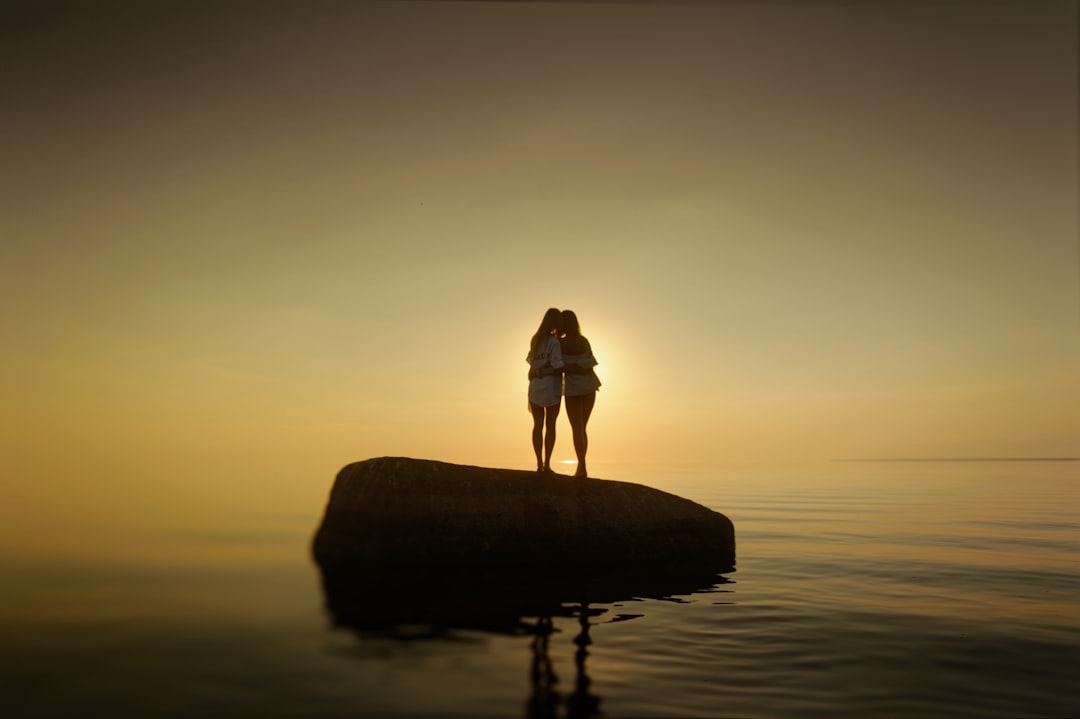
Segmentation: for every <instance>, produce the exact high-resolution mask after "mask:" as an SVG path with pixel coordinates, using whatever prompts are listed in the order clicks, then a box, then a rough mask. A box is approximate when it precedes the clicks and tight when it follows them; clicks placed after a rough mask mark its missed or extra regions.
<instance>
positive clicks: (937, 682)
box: [0, 462, 1080, 717]
mask: <svg viewBox="0 0 1080 719" xmlns="http://www.w3.org/2000/svg"><path fill="white" fill-rule="evenodd" d="M1078 471H1080V463H1077V462H962V463H959V462H957V463H830V464H822V465H818V466H812V467H802V468H787V469H782V470H768V471H766V470H762V469H747V468H742V469H740V468H719V469H706V468H703V467H698V468H695V467H684V468H680V469H678V470H671V469H668V470H666V471H662V472H653V473H648V472H644V471H642V470H640V469H639V470H634V469H632V468H629V469H627V470H626V471H625V473H624V474H626V475H631V476H620V477H613V478H618V479H627V480H631V481H642V482H644V483H648V484H652V485H653V486H660V487H662V488H664V489H665V490H668V491H672V492H675V493H677V494H680V495H682V496H686V497H689V498H691V499H694V500H696V501H699V502H701V503H702V504H705V505H706V506H709V507H712V508H714V509H717V510H719V511H722V512H724V513H725V514H727V515H728V516H729V517H730V518H731V519H732V520H733V521H734V523H735V531H736V541H737V549H736V552H737V555H736V556H737V567H736V570H735V571H733V572H729V573H726V574H723V575H718V576H716V577H715V578H714V579H712V578H709V579H708V581H706V582H705V586H702V587H698V588H697V589H698V591H694V585H693V583H694V581H695V580H696V579H698V578H692V579H691V580H690V581H691V585H692V586H691V587H690V588H689V589H681V590H680V591H683V592H684V593H679V594H671V595H669V596H643V597H633V596H628V597H625V598H623V599H620V600H618V601H608V602H606V603H605V602H598V603H588V604H584V605H583V604H575V603H573V602H567V603H565V604H562V605H560V606H558V607H556V608H555V610H554V611H551V612H550V613H548V612H547V611H546V610H545V614H544V615H543V616H540V615H537V616H530V615H528V614H526V615H523V616H520V617H517V616H515V615H514V612H513V611H510V610H513V609H514V606H520V601H521V600H520V598H515V597H513V596H510V594H511V593H510V591H509V588H507V587H500V585H499V583H498V581H495V582H492V583H487V584H485V585H484V586H482V587H478V588H477V589H476V592H475V593H473V594H470V592H469V591H468V590H466V591H462V590H461V589H460V588H454V587H448V586H446V585H445V584H440V585H439V586H435V585H434V584H425V582H424V581H414V582H411V583H405V584H399V585H396V586H393V587H386V586H382V587H379V588H378V590H377V591H376V592H372V593H371V595H370V596H367V598H366V599H361V600H360V601H359V602H354V603H352V604H349V606H350V607H352V608H353V609H352V613H351V615H349V616H345V617H343V616H342V615H341V614H340V612H339V613H337V614H335V613H334V612H331V611H330V609H329V605H330V604H331V603H332V600H337V601H338V602H339V604H340V602H341V601H342V596H341V595H340V594H328V588H326V587H324V586H323V578H322V576H321V575H320V572H319V570H318V569H317V567H316V566H315V565H314V563H313V562H312V561H311V559H310V556H309V542H310V538H311V535H312V533H313V532H314V529H315V527H316V526H317V524H318V521H319V512H320V511H321V507H320V508H312V510H311V511H310V512H298V513H295V514H280V515H274V516H250V515H246V514H242V513H240V512H237V513H236V514H235V515H228V514H227V513H225V514H222V515H221V516H220V518H219V519H218V520H216V521H217V522H218V524H219V525H220V526H216V527H203V528H201V529H200V530H199V531H197V532H195V531H192V532H169V533H160V534H150V535H145V534H141V535H140V534H136V533H133V535H132V536H131V541H132V542H141V543H143V544H145V545H146V547H147V551H146V552H145V553H144V555H145V556H147V557H151V559H146V560H137V559H130V558H129V559H126V560H123V561H121V560H119V559H117V560H115V561H105V560H104V559H101V560H94V559H86V558H83V559H80V560H79V561H77V562H76V561H74V560H72V561H60V560H56V559H42V558H40V557H35V558H33V559H31V557H30V556H26V557H20V556H9V557H7V558H5V560H4V565H3V574H4V592H3V593H2V596H0V635H2V636H3V637H4V641H3V642H2V643H0V683H2V684H0V686H2V692H0V696H2V697H3V698H2V700H0V702H2V713H3V715H4V716H5V717H53V716H99V715H101V716H106V715H108V716H121V715H125V716H154V717H158V716H160V717H187V716H232V717H256V716H258V717H309V716H314V717H346V716H454V715H461V716H511V717H513V716H520V717H528V716H555V717H587V716H608V717H635V716H643V717H644V716H688V717H693V716H703V717H716V716H737V717H787V716H792V717H796V716H889V717H927V716H934V717H967V716H970V717H1015V716H1027V717H1038V716H1044V717H1061V716H1080V692H1078V691H1077V689H1076V681H1075V678H1076V676H1080V603H1078V602H1077V598H1078V597H1080V490H1078V488H1077V477H1076V475H1077V472H1078ZM636 474H637V475H641V476H636ZM646 474H649V476H645V475H646ZM650 476H651V477H652V478H653V480H654V481H650ZM164 547H168V548H169V551H168V552H165V551H162V556H163V557H164V556H168V557H169V560H168V561H165V560H154V559H152V557H153V556H154V550H155V548H164ZM138 556H143V555H138ZM496 580H497V578H496ZM710 584H711V585H712V586H708V585H710ZM504 589H505V590H506V591H503V590H504ZM330 591H336V590H330ZM344 601H346V602H349V601H351V600H350V599H349V597H348V596H346V597H345V599H344ZM514 602H519V605H514V606H510V610H508V611H506V612H504V611H503V610H506V609H507V607H508V606H509V605H512V604H513V603H514ZM549 609H550V608H549Z"/></svg>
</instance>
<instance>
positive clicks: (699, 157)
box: [0, 0, 1080, 541]
mask: <svg viewBox="0 0 1080 719" xmlns="http://www.w3.org/2000/svg"><path fill="white" fill-rule="evenodd" d="M0 80H2V86H3V88H4V91H3V92H4V101H3V103H2V107H0V136H2V137H3V142H2V153H3V157H2V160H0V331H2V335H3V337H4V350H3V353H2V356H0V370H2V372H0V400H2V401H0V459H2V462H3V465H4V470H3V474H4V479H2V480H0V482H2V484H3V493H4V495H5V496H4V500H3V502H2V505H3V506H2V507H0V519H2V520H3V522H4V524H5V526H7V527H8V534H7V539H8V540H9V541H15V540H13V539H11V538H12V537H15V536H16V535H17V534H18V533H20V532H24V531H29V530H30V528H32V527H34V526H37V524H38V523H39V521H40V519H41V517H43V516H45V515H46V514H48V513H50V512H59V513H60V514H61V515H64V516H68V515H70V516H71V517H76V516H83V515H87V514H90V513H92V512H96V513H98V514H99V515H101V516H108V517H122V518H127V519H128V520H131V521H136V520H135V518H142V517H154V516H159V515H162V514H163V513H168V512H170V511H174V510H176V511H179V510H177V508H181V509H186V510H190V511H195V510H197V509H200V508H201V509H205V508H206V507H209V506H213V505H214V504H215V503H216V502H218V501H219V500H220V501H222V502H224V503H226V504H227V503H228V502H230V501H231V502H237V501H248V500H250V501H255V502H256V503H257V502H258V501H263V502H269V501H270V500H268V499H265V497H267V496H273V497H277V498H278V500H277V501H279V502H281V501H285V500H290V501H291V500H295V501H296V502H297V503H298V504H301V505H305V504H312V503H314V504H318V503H319V502H322V501H323V500H324V498H325V493H326V492H327V491H328V488H329V484H330V481H331V478H332V476H333V474H334V473H335V472H336V471H337V470H338V469H339V468H340V467H341V466H343V465H345V464H347V463H348V462H351V461H355V460H361V459H366V458H369V457H377V456H385V455H400V456H410V457H417V458H427V459H438V460H443V461H449V462H457V463H463V464H475V465H483V466H501V467H512V468H520V469H531V468H532V467H533V466H534V459H533V456H532V450H531V446H530V443H529V433H530V429H531V419H530V416H529V414H528V412H527V409H526V388H527V380H526V372H527V364H526V363H525V353H526V349H527V345H528V340H529V338H530V336H531V335H532V333H533V332H534V331H535V329H536V327H537V325H538V324H539V322H540V319H541V317H542V315H543V313H544V311H545V310H546V309H547V308H548V307H559V308H569V309H573V310H574V311H575V312H576V313H577V314H578V316H579V318H580V320H581V324H582V331H583V332H584V334H585V335H586V336H587V337H588V338H589V339H590V340H591V342H592V345H593V348H594V351H595V354H596V356H597V358H598V360H599V362H600V365H599V366H598V368H597V371H598V374H599V376H600V377H601V380H602V381H603V387H602V389H601V390H600V393H599V395H598V400H597V405H596V409H595V411H594V414H593V418H592V420H591V422H590V425H589V434H590V452H589V465H590V470H591V471H592V473H593V474H595V475H597V476H602V477H608V478H612V479H620V478H625V477H630V476H633V474H634V473H633V468H634V467H640V466H645V465H646V464H649V463H652V464H660V465H662V464H665V463H671V464H677V463H684V464H691V465H710V466H711V465H717V466H719V465H724V464H726V463H753V462H818V461H828V460H832V459H838V458H863V457H1018V456H1020V457H1047V456H1050V457H1061V456H1072V457H1075V456H1080V372H1078V368H1080V250H1078V244H1080V243H1078V226H1077V225H1078V214H1080V213H1078V207H1077V196H1078V187H1077V184H1078V183H1077V177H1078V171H1077V126H1078V112H1077V107H1078V106H1077V88H1078V79H1077V4H1076V3H1075V2H1073V1H1071V0H1070V1H1062V2H1058V1H1055V0H1037V1H1032V0H1018V1H1016V2H998V1H995V0H986V1H980V2H963V1H959V0H955V1H950V0H944V1H943V2H927V1H921V0H910V1H903V0H892V1H884V0H883V1H880V2H876V1H874V0H870V1H869V2H864V3H854V2H841V1H839V0H838V1H836V2H824V1H823V2H765V3H750V2H711V3H710V2H690V3H659V2H635V3H620V2H593V3H576V4H575V3H549V2H476V3H471V2H454V1H451V0H440V1H436V2H419V1H416V2H360V1H357V2H328V1H326V0H317V1H316V2H305V3H300V2H263V3H254V2H248V3H242V2H236V1H235V0H226V1H225V2H219V3H203V2H187V3H181V2H156V3H108V2H105V3H64V2H34V3H31V2H21V1H20V2H12V1H10V0H9V1H7V2H3V3H0ZM572 458H573V451H572V444H571V442H570V431H569V425H568V423H567V421H566V420H565V418H561V419H560V424H559V441H558V444H557V448H556V460H557V461H559V460H569V459H572ZM252 497H259V498H262V499H260V500H252V499H251V498H252ZM245 498H246V499H245ZM282 498H285V499H282ZM146 521H149V520H146Z"/></svg>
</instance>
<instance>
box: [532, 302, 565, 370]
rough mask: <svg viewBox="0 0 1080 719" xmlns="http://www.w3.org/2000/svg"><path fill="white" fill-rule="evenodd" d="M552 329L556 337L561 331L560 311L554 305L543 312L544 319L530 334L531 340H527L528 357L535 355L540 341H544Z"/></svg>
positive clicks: (549, 335)
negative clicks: (534, 331)
mask: <svg viewBox="0 0 1080 719" xmlns="http://www.w3.org/2000/svg"><path fill="white" fill-rule="evenodd" d="M552 330H555V336H556V337H557V336H558V335H559V334H561V332H562V312H559V310H558V309H556V308H555V307H552V308H550V309H549V310H548V311H547V312H545V313H544V319H543V320H542V321H541V322H540V326H539V327H538V328H537V330H536V334H534V335H533V336H532V341H531V342H529V359H532V358H533V357H534V356H535V355H536V350H537V348H539V347H540V343H541V342H546V341H547V338H548V337H551V331H552Z"/></svg>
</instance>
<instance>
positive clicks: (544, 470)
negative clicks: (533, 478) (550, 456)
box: [541, 464, 555, 474]
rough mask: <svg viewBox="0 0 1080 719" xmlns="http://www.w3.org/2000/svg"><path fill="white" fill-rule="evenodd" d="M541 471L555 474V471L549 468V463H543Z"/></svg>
mask: <svg viewBox="0 0 1080 719" xmlns="http://www.w3.org/2000/svg"><path fill="white" fill-rule="evenodd" d="M541 471H543V472H547V473H548V474H555V471H554V470H553V469H552V468H551V465H550V464H545V465H544V468H543V470H541Z"/></svg>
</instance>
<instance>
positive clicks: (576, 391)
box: [560, 310, 600, 477]
mask: <svg viewBox="0 0 1080 719" xmlns="http://www.w3.org/2000/svg"><path fill="white" fill-rule="evenodd" d="M562 329H563V333H564V334H563V336H562V339H561V342H560V343H561V345H562V361H563V364H564V365H565V366H564V367H563V372H565V377H566V387H565V390H564V394H565V395H566V415H567V417H569V418H570V430H571V431H572V432H573V433H574V452H575V453H576V454H577V461H578V465H577V471H576V472H574V476H575V477H588V476H589V474H588V470H587V469H586V467H585V453H586V452H587V451H588V449H589V436H588V435H587V434H586V433H585V426H586V425H587V424H588V423H589V415H591V414H592V410H593V405H594V404H595V403H596V390H598V389H600V378H599V377H597V376H596V371H595V370H593V367H595V366H596V365H597V364H598V363H597V361H596V358H595V357H593V353H592V347H591V346H590V345H589V340H587V339H585V337H583V336H582V334H581V326H580V325H579V324H578V318H577V315H575V314H574V313H573V312H571V311H570V310H564V311H563V313H562Z"/></svg>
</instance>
